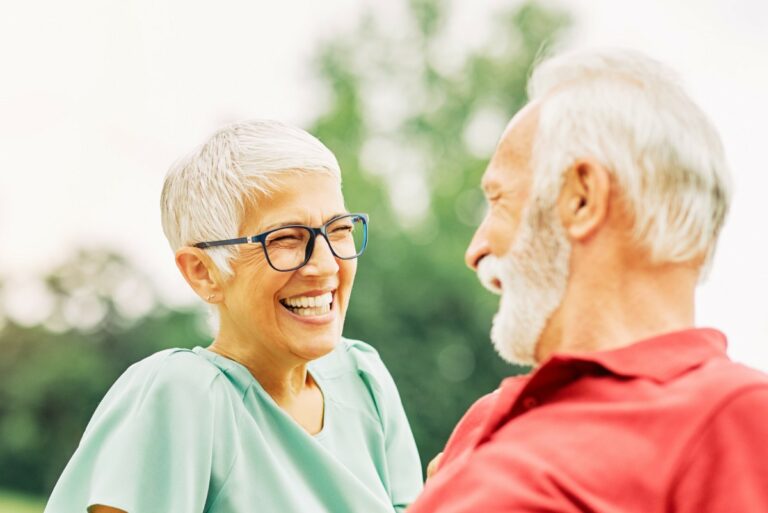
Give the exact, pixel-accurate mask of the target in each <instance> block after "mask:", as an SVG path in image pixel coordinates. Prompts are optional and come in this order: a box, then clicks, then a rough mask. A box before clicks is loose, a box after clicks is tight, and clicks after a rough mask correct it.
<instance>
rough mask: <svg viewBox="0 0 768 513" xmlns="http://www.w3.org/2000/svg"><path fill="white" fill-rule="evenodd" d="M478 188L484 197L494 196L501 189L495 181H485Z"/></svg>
mask: <svg viewBox="0 0 768 513" xmlns="http://www.w3.org/2000/svg"><path fill="white" fill-rule="evenodd" d="M480 188H481V189H482V190H483V192H484V193H485V195H486V196H494V195H495V194H496V193H498V192H499V190H500V189H501V184H500V183H499V182H498V181H497V180H493V179H485V180H483V181H482V182H481V183H480Z"/></svg>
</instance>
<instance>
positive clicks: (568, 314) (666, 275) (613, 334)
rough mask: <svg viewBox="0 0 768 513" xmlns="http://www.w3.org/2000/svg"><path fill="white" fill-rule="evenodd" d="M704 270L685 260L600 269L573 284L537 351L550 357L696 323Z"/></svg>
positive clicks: (599, 348) (627, 341)
mask: <svg viewBox="0 0 768 513" xmlns="http://www.w3.org/2000/svg"><path fill="white" fill-rule="evenodd" d="M697 281H698V270H696V269H695V268H693V267H691V266H686V265H683V264H668V265H664V266H654V267H652V268H649V267H646V268H642V269H632V270H629V271H628V270H626V269H618V270H617V271H615V272H611V269H610V268H609V269H605V268H603V269H598V270H597V271H596V272H594V273H591V274H587V275H586V276H584V277H583V278H582V279H581V280H580V281H572V282H571V283H569V285H568V289H567V291H566V294H565V297H564V299H563V303H562V306H561V307H560V309H559V310H558V311H557V312H556V313H555V315H554V316H553V318H552V319H551V322H550V323H549V325H548V326H547V329H546V330H545V332H544V333H543V334H542V337H541V339H540V343H539V345H538V347H537V350H536V356H537V360H538V361H539V362H540V363H541V362H544V361H545V360H546V359H547V358H549V357H550V356H551V355H552V354H554V353H561V352H565V353H583V352H592V351H604V350H609V349H616V348H619V347H623V346H627V345H630V344H632V343H634V342H637V341H640V340H644V339H647V338H650V337H653V336H655V335H659V334H662V333H668V332H672V331H678V330H682V329H686V328H690V327H692V326H693V324H694V291H695V288H696V283H697Z"/></svg>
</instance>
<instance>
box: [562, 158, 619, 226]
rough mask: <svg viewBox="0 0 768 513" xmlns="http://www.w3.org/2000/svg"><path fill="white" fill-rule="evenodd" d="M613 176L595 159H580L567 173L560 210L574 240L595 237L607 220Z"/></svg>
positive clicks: (564, 223) (564, 224)
mask: <svg viewBox="0 0 768 513" xmlns="http://www.w3.org/2000/svg"><path fill="white" fill-rule="evenodd" d="M610 199H611V174H610V172H609V171H608V169H606V168H605V166H603V165H602V164H600V163H599V162H597V161H596V160H595V159H592V158H586V159H580V160H578V161H576V163H574V165H573V166H572V167H571V168H570V169H568V171H566V173H565V180H564V182H563V188H562V189H561V192H560V199H559V205H558V209H559V211H560V220H561V221H562V223H563V227H564V228H565V231H566V233H567V234H568V235H569V236H570V238H571V239H572V240H584V239H586V238H588V237H590V236H591V235H593V234H594V233H595V232H596V231H597V230H599V229H600V227H601V226H602V225H603V224H604V223H605V221H606V219H607V217H608V205H609V203H610Z"/></svg>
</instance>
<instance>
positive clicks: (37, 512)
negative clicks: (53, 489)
mask: <svg viewBox="0 0 768 513" xmlns="http://www.w3.org/2000/svg"><path fill="white" fill-rule="evenodd" d="M43 508H45V499H40V498H37V497H29V496H27V495H21V494H18V493H15V492H7V491H2V490H0V513H42V511H43Z"/></svg>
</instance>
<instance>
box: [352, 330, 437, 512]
mask: <svg viewBox="0 0 768 513" xmlns="http://www.w3.org/2000/svg"><path fill="white" fill-rule="evenodd" d="M355 345H356V346H357V349H359V350H361V351H362V352H363V353H365V355H364V357H363V358H360V361H359V365H360V367H361V368H360V370H361V371H362V372H363V373H364V374H368V375H369V376H368V379H366V380H367V381H368V382H369V383H368V385H369V387H370V388H371V392H372V394H373V397H374V401H375V403H376V408H377V410H378V413H379V418H380V419H381V423H382V429H383V431H384V439H385V451H386V459H387V476H388V478H389V490H390V497H391V499H392V505H393V507H394V508H395V511H397V512H398V513H401V512H404V511H405V509H406V508H407V507H408V506H409V505H410V504H411V503H412V502H414V501H415V500H416V497H418V495H419V493H421V490H422V487H423V478H422V475H421V460H420V458H419V452H418V450H417V448H416V442H415V440H414V439H413V433H412V432H411V427H410V424H409V423H408V418H407V417H406V415H405V410H404V409H403V403H402V401H401V400H400V394H399V393H398V391H397V386H396V385H395V382H394V380H393V379H392V375H391V374H390V373H389V370H387V368H386V366H385V365H384V362H382V361H381V358H380V357H379V355H378V353H377V352H376V350H375V349H373V348H372V347H371V346H369V345H367V344H363V343H362V342H357V341H355Z"/></svg>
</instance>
